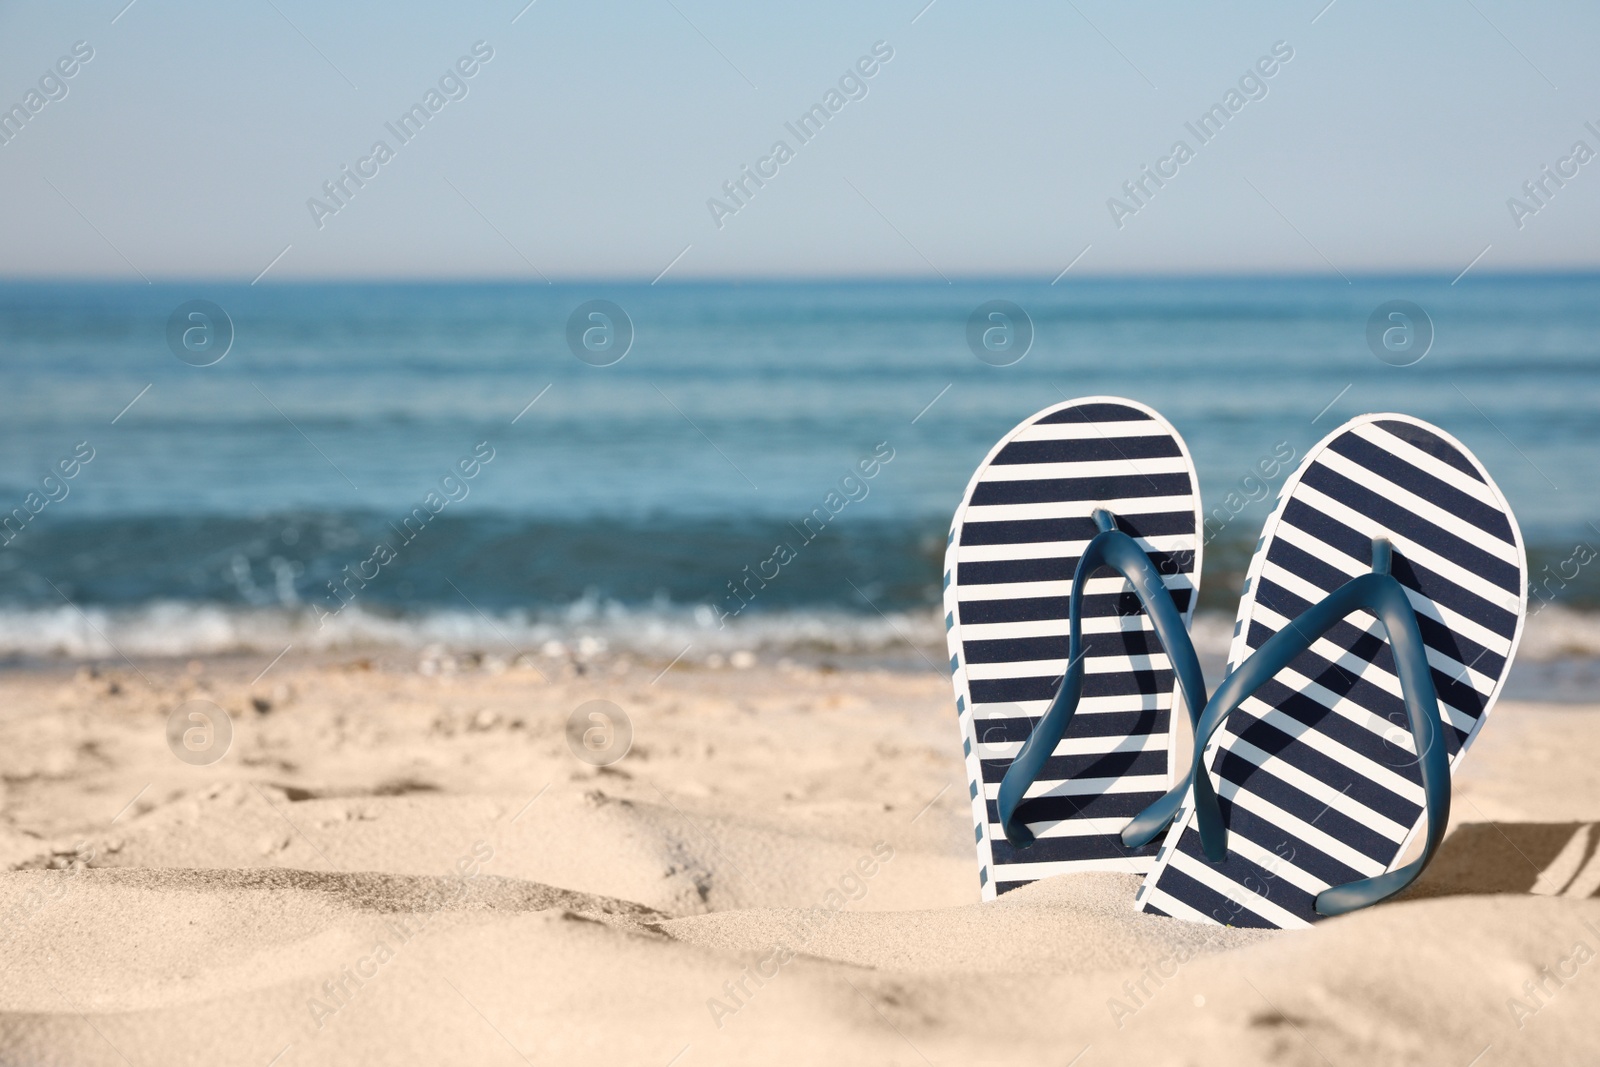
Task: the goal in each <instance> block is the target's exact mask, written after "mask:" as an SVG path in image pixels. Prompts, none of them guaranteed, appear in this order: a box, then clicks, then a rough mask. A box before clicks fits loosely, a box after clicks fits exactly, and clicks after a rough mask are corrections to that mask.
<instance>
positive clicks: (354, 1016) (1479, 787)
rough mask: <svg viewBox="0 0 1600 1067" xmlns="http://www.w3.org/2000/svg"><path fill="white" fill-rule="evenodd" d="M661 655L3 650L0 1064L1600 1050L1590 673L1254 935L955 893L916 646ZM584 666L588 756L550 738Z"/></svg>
mask: <svg viewBox="0 0 1600 1067" xmlns="http://www.w3.org/2000/svg"><path fill="white" fill-rule="evenodd" d="M663 666H665V664H656V665H639V666H633V667H628V666H626V665H616V666H610V667H607V666H603V665H589V666H588V667H587V668H586V669H585V670H584V671H583V672H582V673H579V672H578V671H577V670H576V668H575V665H573V664H566V665H559V664H555V663H545V664H542V665H541V668H540V670H539V671H536V670H534V669H532V668H521V669H515V668H514V669H512V670H509V671H503V672H500V673H489V672H485V671H479V670H476V669H473V668H471V667H470V666H466V665H463V669H461V670H458V671H456V672H445V673H440V674H437V675H434V676H423V675H420V674H418V673H417V672H416V670H415V666H414V664H411V663H399V662H396V663H389V664H385V663H382V662H380V663H377V664H372V663H368V662H367V661H364V660H363V661H341V660H328V661H325V662H320V663H310V664H306V663H301V664H299V665H295V664H293V663H292V662H290V661H286V662H285V663H284V664H280V665H279V666H277V667H276V668H274V669H273V671H272V672H270V673H269V674H268V675H267V676H266V677H265V678H263V679H262V680H261V681H259V682H257V683H256V684H255V685H253V686H252V685H251V679H252V678H253V677H254V676H255V675H256V674H257V672H259V671H260V668H261V664H259V663H256V662H249V663H245V662H233V661H226V660H218V661H211V662H206V663H194V664H189V665H183V664H170V663H168V664H160V663H158V664H140V665H139V667H138V668H134V667H132V666H130V665H126V664H123V665H121V666H119V667H115V668H108V669H105V670H103V671H100V672H94V673H91V672H88V671H78V672H76V673H74V672H71V671H54V670H44V671H12V672H10V673H9V674H7V675H5V676H4V677H3V678H0V695H3V699H0V709H3V710H0V753H3V756H0V761H3V763H0V767H3V771H4V781H5V797H4V801H5V809H4V811H5V820H4V825H3V827H0V857H3V858H4V859H5V860H6V861H7V864H8V866H9V867H10V868H12V870H11V871H10V873H7V874H4V875H0V912H3V913H4V914H5V916H6V921H5V923H4V924H3V934H0V938H3V940H4V943H5V947H4V956H3V960H0V1062H4V1063H17V1064H36V1063H63V1064H68V1063H70V1064H101V1063H105V1064H134V1065H143V1064H157V1063H160V1064H187V1063H195V1064H200V1063H205V1064H219V1063H228V1064H233V1063H238V1064H253V1065H257V1067H265V1065H269V1064H273V1063H276V1064H278V1065H282V1067H291V1065H294V1064H314V1063H330V1064H331V1063H352V1062H360V1063H372V1064H391V1063H392V1064H433V1063H464V1062H474V1063H485V1064H494V1063H504V1064H516V1063H519V1062H520V1063H530V1064H531V1063H545V1062H561V1063H583V1062H595V1063H606V1064H615V1063H639V1064H645V1065H659V1067H665V1065H668V1064H677V1065H679V1067H693V1065H695V1064H705V1063H786V1064H787V1063H798V1064H805V1063H818V1064H822V1063H829V1064H833V1063H872V1064H886V1063H896V1064H938V1065H956V1064H980V1063H1022V1062H1027V1063H1055V1064H1062V1065H1065V1064H1068V1063H1073V1062H1076V1063H1078V1064H1082V1065H1092V1064H1096V1063H1124V1062H1149V1063H1153V1064H1210V1063H1217V1064H1223V1063H1227V1064H1248V1063H1290V1064H1301V1063H1304V1064H1323V1063H1332V1064H1344V1063H1352V1064H1353V1063H1395V1064H1401V1063H1437V1064H1448V1065H1452V1067H1465V1065H1467V1064H1469V1063H1473V1062H1476V1063H1478V1064H1482V1065H1489V1064H1496V1063H1540V1064H1551V1063H1556V1064H1559V1063H1587V1062H1592V1061H1593V1059H1594V1058H1595V1056H1596V1055H1597V1054H1600V1053H1597V1052H1596V1050H1597V1049H1600V1042H1597V1041H1596V1039H1595V1038H1594V1037H1593V1035H1592V1023H1591V1021H1590V1020H1592V1017H1593V1014H1594V1012H1595V1010H1596V1009H1597V1007H1600V964H1595V963H1594V958H1595V952H1596V951H1597V950H1600V898H1595V897H1594V894H1595V893H1596V892H1597V891H1600V858H1597V856H1596V852H1597V845H1600V827H1597V826H1596V825H1595V822H1596V820H1597V819H1600V793H1597V789H1596V787H1597V785H1600V782H1597V777H1600V772H1597V771H1596V769H1595V765H1594V753H1596V752H1597V751H1600V714H1596V711H1597V710H1600V709H1589V708H1556V707H1545V706H1536V705H1516V704H1508V705H1503V706H1502V707H1501V708H1500V709H1498V710H1497V711H1496V712H1495V716H1496V721H1495V722H1494V723H1493V724H1492V725H1491V727H1490V728H1489V729H1488V730H1486V732H1485V734H1484V737H1483V740H1482V742H1481V743H1480V746H1479V747H1478V748H1477V749H1476V750H1475V751H1474V752H1473V753H1472V755H1471V757H1470V758H1469V760H1468V762H1467V764H1466V767H1465V769H1464V772H1463V775H1462V776H1461V777H1460V778H1459V779H1458V789H1457V794H1456V797H1457V799H1456V804H1455V811H1454V829H1453V831H1452V835H1451V837H1450V839H1449V841H1448V842H1447V844H1446V846H1445V849H1444V850H1443V852H1442V854H1441V856H1440V857H1439V860H1438V861H1437V863H1436V865H1435V867H1434V868H1433V869H1432V870H1431V871H1430V872H1429V875H1428V876H1427V877H1426V879H1425V880H1424V882H1423V883H1422V884H1420V885H1419V886H1418V887H1416V888H1415V889H1414V891H1413V892H1412V893H1411V894H1410V896H1409V898H1408V899H1407V900H1406V901H1404V902H1398V903H1394V904H1390V905H1387V906H1384V907H1380V908H1376V909H1372V910H1370V911H1367V912H1364V913H1360V914H1356V915H1352V916H1348V917H1346V918H1343V919H1339V920H1335V921H1331V922H1327V923H1324V924H1322V925H1321V926H1320V927H1318V928H1317V929H1315V930H1313V931H1310V932H1308V933H1294V934H1267V933H1257V932H1249V931H1238V930H1217V929H1212V928H1201V927H1196V926H1192V925H1188V924H1183V923H1178V922H1174V921H1170V920H1161V919H1155V918H1151V917H1148V916H1141V915H1138V914H1136V913H1134V912H1133V911H1132V909H1131V907H1130V906H1129V900H1130V897H1131V894H1132V892H1133V889H1134V887H1135V886H1136V885H1137V879H1136V878H1134V877H1131V876H1122V875H1098V876H1092V877H1083V878H1073V879H1057V880H1055V881H1052V882H1045V883H1040V884H1038V885H1035V886H1032V887H1030V888H1028V889H1025V890H1021V891H1018V892H1015V893H1012V894H1008V895H1007V896H1006V897H1005V898H1003V899H1002V900H1000V901H999V902H997V903H995V904H990V905H980V904H978V902H977V884H976V879H975V876H974V875H975V872H974V864H973V860H972V855H971V849H970V846H969V842H970V834H971V829H970V826H969V824H968V822H967V814H966V811H965V807H966V804H965V796H964V795H963V794H964V790H963V788H962V787H961V785H960V782H961V767H960V763H959V760H958V759H957V758H956V756H957V752H958V748H957V743H956V731H955V724H954V716H953V713H952V712H951V709H950V708H949V706H948V696H947V693H946V683H945V679H944V678H943V677H941V676H939V675H938V674H937V673H935V672H932V671H929V672H927V673H925V674H921V675H915V676H908V675H900V674H889V673H882V672H864V671H853V672H852V671H820V670H810V669H804V668H791V669H779V668H776V667H765V666H763V667H757V668H755V669H752V670H744V671H733V670H720V671H708V670H704V669H700V670H695V669H692V668H689V667H687V666H686V665H683V664H680V665H679V666H677V667H675V668H674V669H673V670H672V671H671V672H669V673H667V674H666V675H665V676H664V677H662V678H660V680H659V681H655V682H652V679H654V678H655V677H656V675H657V673H658V672H659V671H660V669H661V667H663ZM541 671H542V674H543V675H545V676H548V677H544V676H542V675H541ZM596 697H600V698H604V699H609V700H612V701H615V702H616V703H617V704H619V705H620V706H622V707H623V708H624V709H626V711H627V712H628V714H629V716H630V718H631V720H632V725H633V729H634V738H635V740H634V747H633V750H632V751H631V752H630V753H629V754H628V756H627V757H626V758H624V759H623V760H622V761H621V762H620V763H617V764H616V765H614V766H613V767H609V768H601V769H596V768H593V767H590V766H587V765H585V764H583V763H580V762H579V761H578V760H576V759H575V758H574V757H573V756H572V755H571V753H570V752H569V750H568V747H567V741H566V735H565V723H566V719H567V716H568V713H569V712H570V711H571V710H572V709H573V708H575V707H577V706H578V705H579V704H580V703H582V702H584V701H585V700H589V699H592V698H596ZM196 698H200V699H207V700H211V701H214V702H216V704H218V705H219V706H221V707H223V708H225V709H226V710H227V711H228V712H229V715H230V717H231V719H232V722H233V725H234V738H233V742H232V747H231V749H230V751H229V753H228V754H227V756H226V757H225V758H223V759H222V760H221V761H219V762H217V763H215V764H212V765H209V766H190V765H188V764H185V763H182V762H180V761H179V760H177V759H176V758H174V756H173V755H172V753H171V752H170V751H169V750H168V747H167V741H166V733H165V723H166V717H167V712H168V711H169V710H170V709H171V708H173V707H175V706H176V705H178V704H179V703H181V702H182V701H184V700H189V699H196ZM1541 969H1544V970H1542V971H1541ZM1525 983H1532V984H1525ZM1074 1057H1079V1058H1078V1059H1077V1060H1074ZM1136 1057H1137V1058H1138V1059H1136ZM1474 1057H1480V1058H1479V1059H1477V1060H1476V1061H1474Z"/></svg>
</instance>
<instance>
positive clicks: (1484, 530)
mask: <svg viewBox="0 0 1600 1067" xmlns="http://www.w3.org/2000/svg"><path fill="white" fill-rule="evenodd" d="M1527 571H1528V568H1527V557H1526V554H1525V552H1524V550H1523V544H1522V534H1521V532H1520V531H1519V530H1518V528H1517V522H1516V519H1515V518H1514V517H1513V516H1512V514H1511V508H1510V506H1509V505H1508V504H1507V503H1506V500H1505V497H1504V496H1502V495H1501V493H1500V490H1499V488H1498V487H1497V486H1496V485H1495V484H1494V481H1493V480H1492V479H1491V478H1490V477H1489V475H1488V472H1486V471H1485V470H1484V469H1483V465H1482V464H1480V463H1479V462H1478V460H1477V459H1476V458H1475V457H1474V456H1473V455H1472V453H1471V452H1469V451H1468V450H1467V449H1466V448H1465V446H1463V445H1462V444H1461V443H1460V442H1459V441H1456V440H1455V439H1454V438H1453V437H1451V436H1450V435H1449V434H1447V433H1445V432H1444V431H1443V430H1440V429H1439V428H1437V427H1435V426H1430V425H1429V424H1427V423H1425V422H1422V421H1421V420H1419V419H1414V418H1410V417H1408V416H1405V415H1393V414H1383V415H1363V416H1361V417H1359V418H1356V419H1352V420H1351V421H1350V422H1348V423H1346V424H1345V425H1343V426H1341V427H1339V428H1338V429H1337V430H1335V431H1334V432H1333V433H1331V434H1329V435H1328V436H1327V437H1326V438H1324V439H1323V440H1322V441H1321V442H1320V443H1318V445H1317V446H1316V447H1315V448H1313V449H1312V450H1311V452H1310V453H1309V454H1308V455H1307V456H1306V458H1305V460H1304V461H1303V462H1302V463H1301V466H1300V469H1299V470H1297V471H1296V472H1295V473H1294V474H1293V475H1291V476H1290V478H1289V479H1288V480H1287V481H1286V482H1285V483H1284V486H1283V489H1282V491H1281V492H1280V494H1279V498H1278V504H1277V507H1276V509H1275V510H1274V511H1273V513H1272V515H1271V516H1270V517H1269V518H1268V519H1267V524H1266V527H1265V529H1264V530H1263V532H1262V535H1261V540H1260V542H1259V543H1258V544H1257V545H1256V552H1255V557H1254V559H1253V560H1252V561H1251V564H1250V569H1249V572H1248V575H1247V577H1246V579H1245V592H1244V598H1243V599H1242V600H1241V601H1240V604H1239V616H1238V623H1237V624H1236V625H1235V627H1234V638H1233V645H1232V648H1231V649H1230V652H1229V665H1228V670H1229V675H1228V678H1227V679H1225V680H1224V681H1223V683H1222V684H1221V685H1220V686H1219V687H1218V689H1217V692H1216V693H1215V694H1214V695H1213V696H1212V698H1211V703H1210V705H1208V707H1207V708H1206V711H1205V714H1204V715H1203V716H1202V717H1201V721H1200V724H1199V726H1198V728H1197V731H1196V732H1197V737H1198V740H1197V742H1196V758H1195V762H1194V765H1193V767H1192V768H1191V772H1190V782H1191V785H1192V788H1191V791H1190V792H1189V794H1188V798H1187V799H1186V800H1185V802H1184V810H1183V812H1182V813H1181V814H1180V816H1179V818H1178V819H1177V820H1176V821H1175V822H1173V824H1172V826H1171V829H1170V830H1169V831H1168V832H1167V835H1166V839H1165V841H1164V842H1163V844H1162V847H1161V851H1160V853H1159V854H1158V856H1157V862H1156V865H1155V869H1154V870H1153V871H1151V873H1150V874H1149V875H1148V876H1146V878H1145V882H1144V885H1143V886H1142V887H1140V889H1139V893H1138V897H1137V899H1138V907H1139V909H1140V910H1142V911H1146V912H1150V913H1152V914H1156V915H1168V916H1173V917H1176V918H1182V919H1189V920H1192V921H1195V922H1203V923H1213V924H1221V925H1228V926H1250V927H1266V928H1300V927H1305V926H1308V925H1310V924H1311V923H1314V922H1316V921H1318V920H1319V919H1322V918H1324V917H1327V916H1330V915H1338V914H1342V913H1344V912H1347V911H1350V910H1353V909H1354V908H1358V907H1365V906H1367V905H1370V904H1374V903H1377V902H1378V901H1380V900H1383V899H1385V898H1387V897H1389V896H1392V895H1393V894H1395V893H1397V892H1399V891H1400V890H1401V889H1403V888H1405V886H1406V885H1408V884H1410V882H1411V881H1413V880H1414V879H1415V878H1416V877H1417V875H1419V874H1420V873H1421V872H1422V869H1423V868H1424V867H1425V866H1426V865H1427V862H1428V860H1429V859H1431V858H1432V855H1433V851H1434V849H1435V848H1436V847H1437V846H1438V843H1439V841H1440V840H1441V839H1442V838H1443V836H1444V831H1445V824H1446V823H1447V822H1448V819H1449V805H1450V774H1451V772H1452V771H1453V769H1454V768H1455V766H1456V765H1457V764H1459V763H1460V760H1461V757H1462V756H1463V755H1464V754H1465V752H1466V750H1467V748H1468V746H1469V745H1471V743H1472V741H1473V739H1474V738H1476V737H1477V735H1478V731H1479V730H1481V729H1482V728H1483V724H1484V722H1485V721H1486V719H1487V718H1488V715H1489V711H1490V709H1491V708H1492V707H1493V706H1494V702H1495V699H1496V697H1498V696H1499V694H1500V690H1501V688H1502V686H1503V685H1504V683H1505V679H1506V675H1507V673H1508V672H1509V669H1510V666H1511V661H1512V658H1513V656H1514V655H1515V654H1516V648H1517V643H1518V641H1519V640H1520V639H1521V636H1522V625H1523V620H1524V618H1525V617H1526V612H1527ZM1386 637H1387V638H1388V640H1387V641H1386V640H1385V638H1386ZM1218 730H1220V733H1219V734H1218V735H1217V740H1216V742H1215V743H1214V744H1211V743H1208V741H1209V738H1210V736H1211V734H1212V733H1213V732H1215V731H1218ZM1202 767H1204V768H1205V769H1204V770H1203V771H1202V770H1201V769H1200V768H1202ZM1136 821H1137V820H1136ZM1424 826H1425V827H1426V836H1425V839H1424V841H1425V843H1424V848H1423V851H1422V855H1421V856H1420V858H1419V859H1417V860H1416V861H1414V862H1412V863H1408V864H1406V865H1404V866H1400V865H1399V861H1400V859H1401V857H1402V856H1403V855H1405V853H1406V849H1407V847H1408V846H1409V845H1410V843H1411V841H1412V839H1413V838H1414V837H1415V836H1416V835H1417V834H1418V833H1419V832H1422V831H1423V829H1424Z"/></svg>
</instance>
